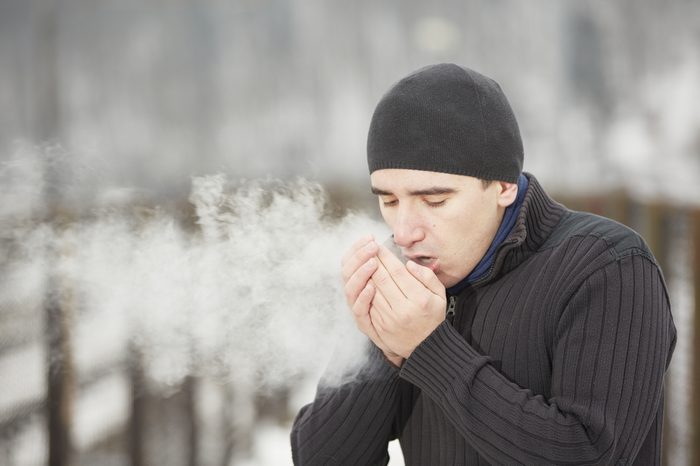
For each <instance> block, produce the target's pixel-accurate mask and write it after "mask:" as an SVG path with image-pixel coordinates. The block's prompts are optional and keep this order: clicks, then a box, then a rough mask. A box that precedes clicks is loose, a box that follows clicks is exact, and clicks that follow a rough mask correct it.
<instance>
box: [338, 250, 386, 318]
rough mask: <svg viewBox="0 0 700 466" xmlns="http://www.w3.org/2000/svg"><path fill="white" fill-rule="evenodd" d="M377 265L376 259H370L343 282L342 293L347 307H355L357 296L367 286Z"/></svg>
mask: <svg viewBox="0 0 700 466" xmlns="http://www.w3.org/2000/svg"><path fill="white" fill-rule="evenodd" d="M378 264H379V262H378V261H377V259H376V258H374V257H372V258H370V259H369V260H367V262H365V263H364V264H363V265H362V266H361V267H360V268H359V269H357V270H356V271H355V273H353V274H352V276H351V277H350V279H348V281H347V282H345V286H344V291H345V299H346V301H347V303H348V306H350V307H352V306H354V305H355V301H356V300H357V299H358V296H359V295H360V293H361V292H362V290H363V289H364V288H365V287H366V286H367V284H368V282H369V280H370V277H371V276H372V274H373V273H374V272H375V271H376V270H377V265H378Z"/></svg>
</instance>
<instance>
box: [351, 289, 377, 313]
mask: <svg viewBox="0 0 700 466" xmlns="http://www.w3.org/2000/svg"><path fill="white" fill-rule="evenodd" d="M374 296H375V288H374V285H372V284H371V283H367V285H366V286H365V287H364V288H363V289H362V291H361V292H360V294H359V295H358V296H357V299H356V300H355V303H354V304H353V305H352V306H351V309H352V313H353V314H354V315H355V317H359V318H362V317H363V316H368V315H369V308H370V306H371V305H372V300H373V299H374Z"/></svg>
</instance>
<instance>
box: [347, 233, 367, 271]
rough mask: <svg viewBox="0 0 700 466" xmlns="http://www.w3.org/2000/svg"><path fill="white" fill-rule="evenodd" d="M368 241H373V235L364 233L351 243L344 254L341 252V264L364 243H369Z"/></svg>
mask: <svg viewBox="0 0 700 466" xmlns="http://www.w3.org/2000/svg"><path fill="white" fill-rule="evenodd" d="M370 241H374V236H372V235H369V234H367V235H364V236H362V237H361V238H360V239H358V240H357V241H355V242H354V243H352V246H350V249H348V250H347V252H346V253H345V254H343V258H342V259H341V260H340V263H341V264H344V263H345V262H347V260H348V259H349V258H350V256H352V255H353V254H355V253H356V252H357V251H358V250H359V249H361V248H362V247H363V246H364V245H365V244H367V243H369V242H370Z"/></svg>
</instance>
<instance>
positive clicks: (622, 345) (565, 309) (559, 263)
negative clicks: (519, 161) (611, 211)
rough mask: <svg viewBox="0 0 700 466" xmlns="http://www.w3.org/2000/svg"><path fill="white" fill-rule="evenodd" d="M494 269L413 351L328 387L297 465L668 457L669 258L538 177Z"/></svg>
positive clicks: (308, 413) (310, 417) (313, 410)
mask: <svg viewBox="0 0 700 466" xmlns="http://www.w3.org/2000/svg"><path fill="white" fill-rule="evenodd" d="M528 178H529V180H530V186H529V188H528V192H527V194H526V198H525V201H524V204H523V206H522V208H521V211H520V214H519V217H518V220H517V222H516V224H515V226H514V227H513V230H512V231H511V233H510V235H509V237H508V238H507V239H506V240H505V241H504V242H503V244H502V245H501V247H500V249H499V250H498V252H497V255H496V260H495V262H494V266H493V268H492V269H491V271H490V272H489V273H488V274H487V276H486V277H484V278H483V279H482V280H481V281H479V282H477V283H474V284H473V285H472V286H468V287H467V288H466V289H465V290H463V291H462V292H461V293H460V294H459V296H457V297H456V313H455V316H454V320H453V321H452V322H451V321H450V320H449V319H446V320H445V322H443V323H442V324H441V325H440V326H439V327H438V328H437V329H436V330H435V331H434V332H433V333H432V334H431V335H430V336H429V337H428V338H426V339H425V340H424V341H423V342H422V343H421V344H420V345H419V346H418V347H417V348H416V349H415V350H414V352H413V353H412V354H411V356H410V357H409V358H408V359H407V360H406V361H405V362H404V364H403V366H402V367H401V369H397V368H395V367H393V366H391V365H390V364H389V363H388V362H387V361H386V360H384V358H383V356H382V355H381V353H380V352H379V350H377V349H376V348H373V349H372V352H371V354H372V356H371V358H370V362H369V363H368V364H367V366H366V367H365V369H364V371H363V373H362V375H361V376H360V377H359V378H358V379H357V380H356V381H354V382H353V383H348V384H346V385H344V386H342V387H340V388H337V387H336V388H332V389H331V388H322V387H320V388H319V390H318V392H317V395H316V399H315V400H314V401H313V403H311V404H309V405H307V406H305V407H304V408H302V410H301V411H300V413H299V415H298V416H297V418H296V420H295V422H294V427H293V430H292V433H291V443H292V455H293V458H294V463H295V464H297V465H321V464H340V465H377V464H386V463H387V462H388V460H389V457H388V454H387V443H388V442H389V441H390V440H392V439H395V438H398V439H399V441H400V443H401V448H402V450H403V454H404V459H405V462H406V464H407V465H422V466H432V465H489V464H505V465H514V464H528V465H542V464H557V465H574V464H577V465H578V464H588V465H593V464H626V465H630V464H633V465H652V464H653V465H655V464H660V458H661V427H662V422H663V380H664V373H665V371H666V368H667V367H668V364H669V361H670V359H671V354H672V353H673V348H674V345H675V341H676V332H675V327H674V324H673V320H672V317H671V313H670V308H669V299H668V294H667V291H666V286H665V284H664V281H663V278H662V275H661V272H660V270H659V267H658V265H657V263H656V261H655V259H654V257H653V256H652V254H651V252H650V251H649V249H648V247H647V246H646V244H645V243H644V241H643V240H642V239H641V238H640V237H639V236H638V235H637V234H636V233H634V232H633V231H632V230H630V229H628V228H626V227H624V226H622V225H620V224H618V223H615V222H613V221H611V220H608V219H605V218H602V217H598V216H595V215H591V214H587V213H581V212H573V211H570V210H567V209H566V208H564V207H563V206H561V205H560V204H558V203H556V202H554V201H553V200H552V199H551V198H550V197H548V196H547V194H546V193H545V192H544V190H543V189H542V187H541V186H540V185H539V183H538V182H537V180H536V179H535V178H534V177H533V176H531V175H528Z"/></svg>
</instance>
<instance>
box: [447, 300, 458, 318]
mask: <svg viewBox="0 0 700 466" xmlns="http://www.w3.org/2000/svg"><path fill="white" fill-rule="evenodd" d="M456 306H457V298H455V297H454V296H450V301H449V304H448V305H447V315H446V317H447V320H448V321H449V322H450V323H452V321H453V320H454V318H455V307H456Z"/></svg>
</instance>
